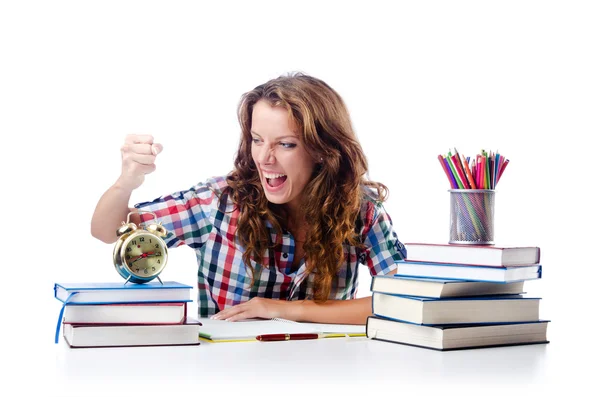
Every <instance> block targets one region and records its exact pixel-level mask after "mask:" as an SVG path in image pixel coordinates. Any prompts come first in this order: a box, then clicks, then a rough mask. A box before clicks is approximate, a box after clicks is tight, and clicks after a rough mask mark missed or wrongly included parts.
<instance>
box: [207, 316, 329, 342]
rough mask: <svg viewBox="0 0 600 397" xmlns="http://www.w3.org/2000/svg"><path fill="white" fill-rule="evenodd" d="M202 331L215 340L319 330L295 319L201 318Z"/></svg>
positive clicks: (252, 337)
mask: <svg viewBox="0 0 600 397" xmlns="http://www.w3.org/2000/svg"><path fill="white" fill-rule="evenodd" d="M199 320H200V322H201V323H202V326H201V327H200V333H201V334H204V335H207V336H209V337H210V338H211V339H213V340H220V339H240V340H243V339H254V338H256V337H257V336H258V335H265V334H293V333H306V332H309V333H310V332H317V331H316V330H315V329H314V328H313V327H310V326H307V325H305V324H301V323H296V322H293V321H275V320H255V319H253V320H242V321H225V320H212V319H210V318H200V319H199Z"/></svg>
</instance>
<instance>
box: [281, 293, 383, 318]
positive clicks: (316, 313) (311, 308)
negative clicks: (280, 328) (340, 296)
mask: <svg viewBox="0 0 600 397" xmlns="http://www.w3.org/2000/svg"><path fill="white" fill-rule="evenodd" d="M290 303H291V305H292V308H291V309H292V310H291V312H290V314H291V315H290V317H291V318H292V319H293V320H295V321H310V322H314V323H330V324H365V323H366V322H367V317H368V316H370V315H371V313H372V309H371V297H370V296H368V297H365V298H358V299H348V300H328V301H326V302H323V303H316V302H315V301H312V300H303V301H295V302H290Z"/></svg>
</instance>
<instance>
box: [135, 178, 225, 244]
mask: <svg viewBox="0 0 600 397" xmlns="http://www.w3.org/2000/svg"><path fill="white" fill-rule="evenodd" d="M226 187H227V182H226V180H225V178H223V177H217V178H211V179H209V180H207V181H206V182H203V183H199V184H197V185H195V186H193V187H191V188H190V189H188V190H184V191H180V192H176V193H173V194H169V195H166V196H161V197H159V198H157V199H155V200H153V201H148V202H143V203H138V204H136V205H135V206H134V207H135V208H137V209H138V210H139V211H150V212H153V213H154V214H155V215H156V221H158V222H160V223H161V224H162V225H163V226H164V227H165V228H166V229H167V231H168V233H167V236H166V237H165V238H164V240H165V242H166V243H167V246H168V247H169V248H171V247H178V246H180V245H183V244H186V245H188V246H190V247H192V248H195V249H196V248H200V247H202V245H204V243H205V242H206V240H207V238H208V235H209V233H210V231H211V230H212V227H213V224H214V215H215V212H216V209H217V206H218V199H219V196H220V194H221V193H222V191H223V189H225V188H226ZM141 218H142V222H144V223H146V224H148V223H154V222H155V221H154V217H153V216H152V215H151V214H146V213H141Z"/></svg>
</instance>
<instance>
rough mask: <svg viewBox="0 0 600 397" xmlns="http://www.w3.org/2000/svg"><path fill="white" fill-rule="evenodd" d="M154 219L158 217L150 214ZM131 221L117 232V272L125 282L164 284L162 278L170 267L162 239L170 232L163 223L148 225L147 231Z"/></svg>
mask: <svg viewBox="0 0 600 397" xmlns="http://www.w3.org/2000/svg"><path fill="white" fill-rule="evenodd" d="M141 212H147V213H150V214H152V215H153V216H154V219H155V220H156V214H154V213H153V212H148V211H140V213H141ZM131 214H132V212H130V213H129V214H128V215H127V222H123V225H122V226H121V227H120V228H119V229H118V230H117V236H119V239H118V240H117V242H116V243H115V249H114V251H113V262H114V264H115V268H116V269H117V272H118V273H119V274H120V275H121V276H122V277H123V278H124V279H125V283H127V282H132V283H137V284H143V283H147V282H148V281H151V280H154V279H155V278H156V279H158V281H160V283H161V284H162V281H161V279H160V277H158V275H159V274H160V272H162V271H163V270H164V268H165V266H166V265H167V259H168V254H167V245H166V243H165V242H164V240H163V239H162V238H163V237H165V236H166V235H167V229H165V228H164V226H162V225H161V224H160V223H153V224H150V225H148V226H147V227H146V228H145V229H144V228H138V226H136V224H135V223H130V222H129V217H130V215H131Z"/></svg>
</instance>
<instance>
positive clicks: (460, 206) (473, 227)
mask: <svg viewBox="0 0 600 397" xmlns="http://www.w3.org/2000/svg"><path fill="white" fill-rule="evenodd" d="M448 191H449V192H450V241H449V243H450V244H482V245H483V244H490V245H491V244H494V197H495V196H494V194H495V193H496V191H495V190H491V189H450V190H448Z"/></svg>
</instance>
